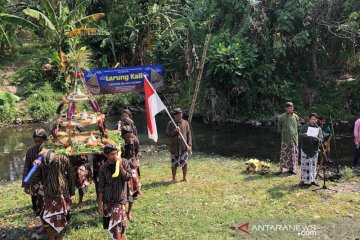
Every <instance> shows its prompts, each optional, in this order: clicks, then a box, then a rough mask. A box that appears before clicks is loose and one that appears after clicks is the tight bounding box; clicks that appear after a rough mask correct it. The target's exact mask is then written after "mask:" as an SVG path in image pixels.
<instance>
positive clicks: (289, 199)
mask: <svg viewBox="0 0 360 240" xmlns="http://www.w3.org/2000/svg"><path fill="white" fill-rule="evenodd" d="M276 167H277V166H273V169H272V170H273V171H276V170H277V169H276ZM244 169H245V164H244V161H243V160H241V159H228V158H223V157H216V156H199V155H195V156H192V158H191V160H190V166H189V180H190V181H189V182H188V183H183V182H180V183H177V184H170V183H169V179H170V168H169V161H168V156H167V154H164V153H161V154H154V155H146V156H143V158H142V159H141V174H142V179H141V180H142V186H143V188H142V193H143V195H142V196H141V197H140V198H139V199H138V200H137V201H136V202H135V205H134V213H133V215H134V221H133V222H131V223H129V227H128V230H127V239H154V240H159V239H204V240H205V239H309V238H304V237H298V236H297V234H295V233H294V232H289V233H284V232H281V233H280V232H259V231H250V235H245V234H244V233H242V232H240V231H239V230H236V228H237V226H239V225H242V224H244V223H247V222H249V223H250V225H249V230H250V227H252V226H253V225H254V224H255V223H256V224H265V223H266V224H303V223H306V224H316V228H317V236H315V238H311V239H324V236H325V235H328V236H329V237H330V239H346V237H348V238H349V239H355V237H354V236H356V237H360V226H359V224H358V219H359V217H360V207H359V206H360V195H359V194H356V193H347V194H343V193H336V194H332V193H330V192H319V193H317V192H314V191H311V190H312V189H313V188H314V187H311V188H307V189H299V187H298V183H299V176H289V177H277V176H275V175H273V174H268V175H249V174H246V173H245V172H244ZM180 177H181V174H179V176H178V178H179V179H180ZM0 192H1V197H0V200H1V205H0V236H1V235H2V234H4V233H5V234H7V237H9V239H13V238H12V237H14V238H15V237H16V239H29V236H30V235H31V232H33V231H34V229H33V228H34V226H35V225H34V223H33V219H34V217H33V216H32V213H31V209H30V197H29V196H27V195H25V194H24V193H23V192H22V189H21V188H20V183H19V182H12V183H4V184H2V185H1V187H0ZM96 209H97V208H96V202H95V194H94V187H93V185H92V186H91V188H90V194H88V195H86V196H85V206H84V207H82V208H78V207H77V206H76V204H75V205H74V210H73V212H72V221H71V228H70V229H69V231H68V232H67V234H66V239H74V240H77V239H79V240H80V239H81V240H83V239H108V233H107V231H105V230H103V229H102V223H101V219H100V218H99V217H98V215H97V212H96ZM335 224H338V225H336V226H335ZM324 234H325V235H324ZM341 234H345V237H344V236H343V235H341ZM356 234H357V235H356ZM11 236H12V237H11ZM246 237H248V238H246Z"/></svg>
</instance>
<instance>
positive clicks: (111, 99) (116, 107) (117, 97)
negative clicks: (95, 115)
mask: <svg viewBox="0 0 360 240" xmlns="http://www.w3.org/2000/svg"><path fill="white" fill-rule="evenodd" d="M95 98H96V100H97V101H98V103H99V105H100V108H101V111H102V112H113V113H119V112H120V111H121V109H123V108H124V107H125V106H129V105H133V104H137V103H136V99H140V96H139V93H121V94H107V95H101V96H96V97H95Z"/></svg>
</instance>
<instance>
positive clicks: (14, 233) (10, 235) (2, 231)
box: [0, 227, 35, 240]
mask: <svg viewBox="0 0 360 240" xmlns="http://www.w3.org/2000/svg"><path fill="white" fill-rule="evenodd" d="M33 232H35V229H29V228H27V227H17V228H6V227H0V238H1V239H18V240H20V239H31V234H32V233H33Z"/></svg>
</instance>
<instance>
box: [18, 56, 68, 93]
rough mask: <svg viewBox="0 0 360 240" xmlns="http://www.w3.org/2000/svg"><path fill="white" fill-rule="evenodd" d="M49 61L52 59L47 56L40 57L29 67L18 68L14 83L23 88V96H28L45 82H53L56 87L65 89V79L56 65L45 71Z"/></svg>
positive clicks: (60, 89) (61, 89) (52, 84)
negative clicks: (45, 65) (44, 67)
mask: <svg viewBox="0 0 360 240" xmlns="http://www.w3.org/2000/svg"><path fill="white" fill-rule="evenodd" d="M49 62H51V61H50V60H48V59H46V58H45V59H40V60H38V61H36V62H34V63H32V64H31V65H30V66H29V67H28V68H25V69H20V70H18V71H17V72H16V73H15V75H14V76H13V77H12V83H13V84H15V85H17V86H21V87H22V88H23V91H22V93H21V94H22V96H23V97H28V96H29V95H31V94H32V93H33V91H34V90H37V89H39V88H41V87H42V86H43V85H44V84H45V83H49V84H51V86H52V87H53V88H54V89H58V90H59V91H65V84H64V83H65V80H64V78H63V76H62V75H61V74H60V73H59V72H58V70H57V69H56V67H55V66H53V68H54V69H52V70H49V71H44V69H43V66H44V64H46V63H49Z"/></svg>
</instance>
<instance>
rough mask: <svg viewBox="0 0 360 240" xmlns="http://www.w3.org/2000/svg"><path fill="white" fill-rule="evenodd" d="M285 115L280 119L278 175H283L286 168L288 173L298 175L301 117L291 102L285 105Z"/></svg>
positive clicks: (280, 116)
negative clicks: (295, 111)
mask: <svg viewBox="0 0 360 240" xmlns="http://www.w3.org/2000/svg"><path fill="white" fill-rule="evenodd" d="M285 111H286V112H285V113H283V114H281V115H279V117H278V131H279V132H280V133H281V152H280V170H279V172H278V173H277V175H279V174H282V173H283V169H284V168H286V169H287V170H288V173H290V174H296V173H295V171H296V166H297V164H298V163H297V162H298V153H299V149H298V126H299V116H298V115H297V114H296V113H294V105H293V104H292V103H291V102H287V103H286V104H285Z"/></svg>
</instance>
